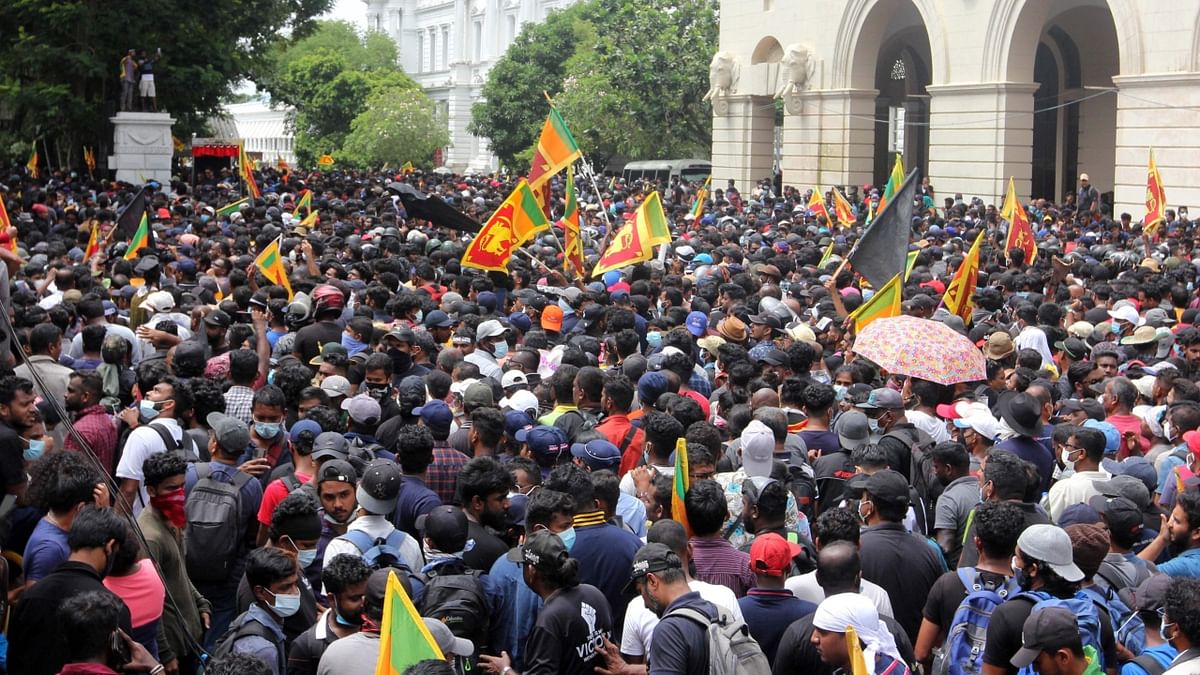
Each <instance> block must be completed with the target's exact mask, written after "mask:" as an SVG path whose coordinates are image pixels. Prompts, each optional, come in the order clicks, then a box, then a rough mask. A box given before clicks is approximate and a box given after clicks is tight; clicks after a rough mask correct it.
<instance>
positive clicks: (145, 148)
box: [108, 112, 175, 185]
mask: <svg viewBox="0 0 1200 675" xmlns="http://www.w3.org/2000/svg"><path fill="white" fill-rule="evenodd" d="M109 121H110V122H112V124H113V154H112V155H110V156H109V158H108V166H109V168H112V169H116V171H117V180H119V181H125V182H128V183H133V184H136V185H140V184H142V183H145V182H146V181H150V180H156V181H158V182H160V183H168V182H170V180H171V155H172V154H173V153H174V152H175V146H174V144H173V143H172V142H171V125H172V124H174V123H175V120H174V118H172V117H171V115H170V114H169V113H142V112H122V113H117V116H116V117H110V118H109Z"/></svg>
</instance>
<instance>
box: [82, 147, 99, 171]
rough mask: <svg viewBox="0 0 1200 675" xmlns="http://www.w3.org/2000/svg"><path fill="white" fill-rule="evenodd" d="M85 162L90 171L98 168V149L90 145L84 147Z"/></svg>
mask: <svg viewBox="0 0 1200 675" xmlns="http://www.w3.org/2000/svg"><path fill="white" fill-rule="evenodd" d="M83 163H84V165H85V166H87V170H88V173H91V172H93V171H95V170H96V151H95V150H92V149H91V148H89V147H86V146H85V147H84V148H83Z"/></svg>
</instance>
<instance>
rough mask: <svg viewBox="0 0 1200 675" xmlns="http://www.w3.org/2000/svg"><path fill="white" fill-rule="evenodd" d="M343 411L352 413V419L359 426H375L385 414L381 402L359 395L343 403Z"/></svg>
mask: <svg viewBox="0 0 1200 675" xmlns="http://www.w3.org/2000/svg"><path fill="white" fill-rule="evenodd" d="M342 410H345V411H346V412H348V413H350V419H352V420H354V421H355V422H358V423H359V424H374V423H375V422H378V421H379V417H380V416H381V415H382V414H383V412H382V411H381V409H380V407H379V401H376V400H375V399H373V398H371V397H370V396H368V395H366V394H359V395H358V396H354V397H351V398H348V399H346V400H345V401H342Z"/></svg>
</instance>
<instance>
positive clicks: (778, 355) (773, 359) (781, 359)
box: [758, 349, 792, 366]
mask: <svg viewBox="0 0 1200 675" xmlns="http://www.w3.org/2000/svg"><path fill="white" fill-rule="evenodd" d="M758 360H759V361H761V362H763V363H766V364H770V365H772V366H786V365H790V364H791V362H792V359H791V357H789V356H788V354H787V352H785V351H783V350H782V349H772V350H771V351H769V352H767V353H766V354H763V355H762V356H761V357H759V359H758Z"/></svg>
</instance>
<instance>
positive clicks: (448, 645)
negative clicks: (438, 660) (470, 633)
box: [422, 617, 475, 656]
mask: <svg viewBox="0 0 1200 675" xmlns="http://www.w3.org/2000/svg"><path fill="white" fill-rule="evenodd" d="M422 620H423V621H424V622H425V627H426V628H428V629H429V634H430V635H432V636H433V641H434V642H436V643H437V646H438V649H439V650H441V652H442V654H443V655H445V654H450V655H453V656H473V655H474V654H475V645H473V644H472V643H471V641H470V640H466V639H464V638H460V637H455V635H454V631H452V630H450V626H448V625H446V624H444V623H442V620H441V619H434V618H431V617H424V618H423V619H422ZM460 620H461V619H460Z"/></svg>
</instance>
